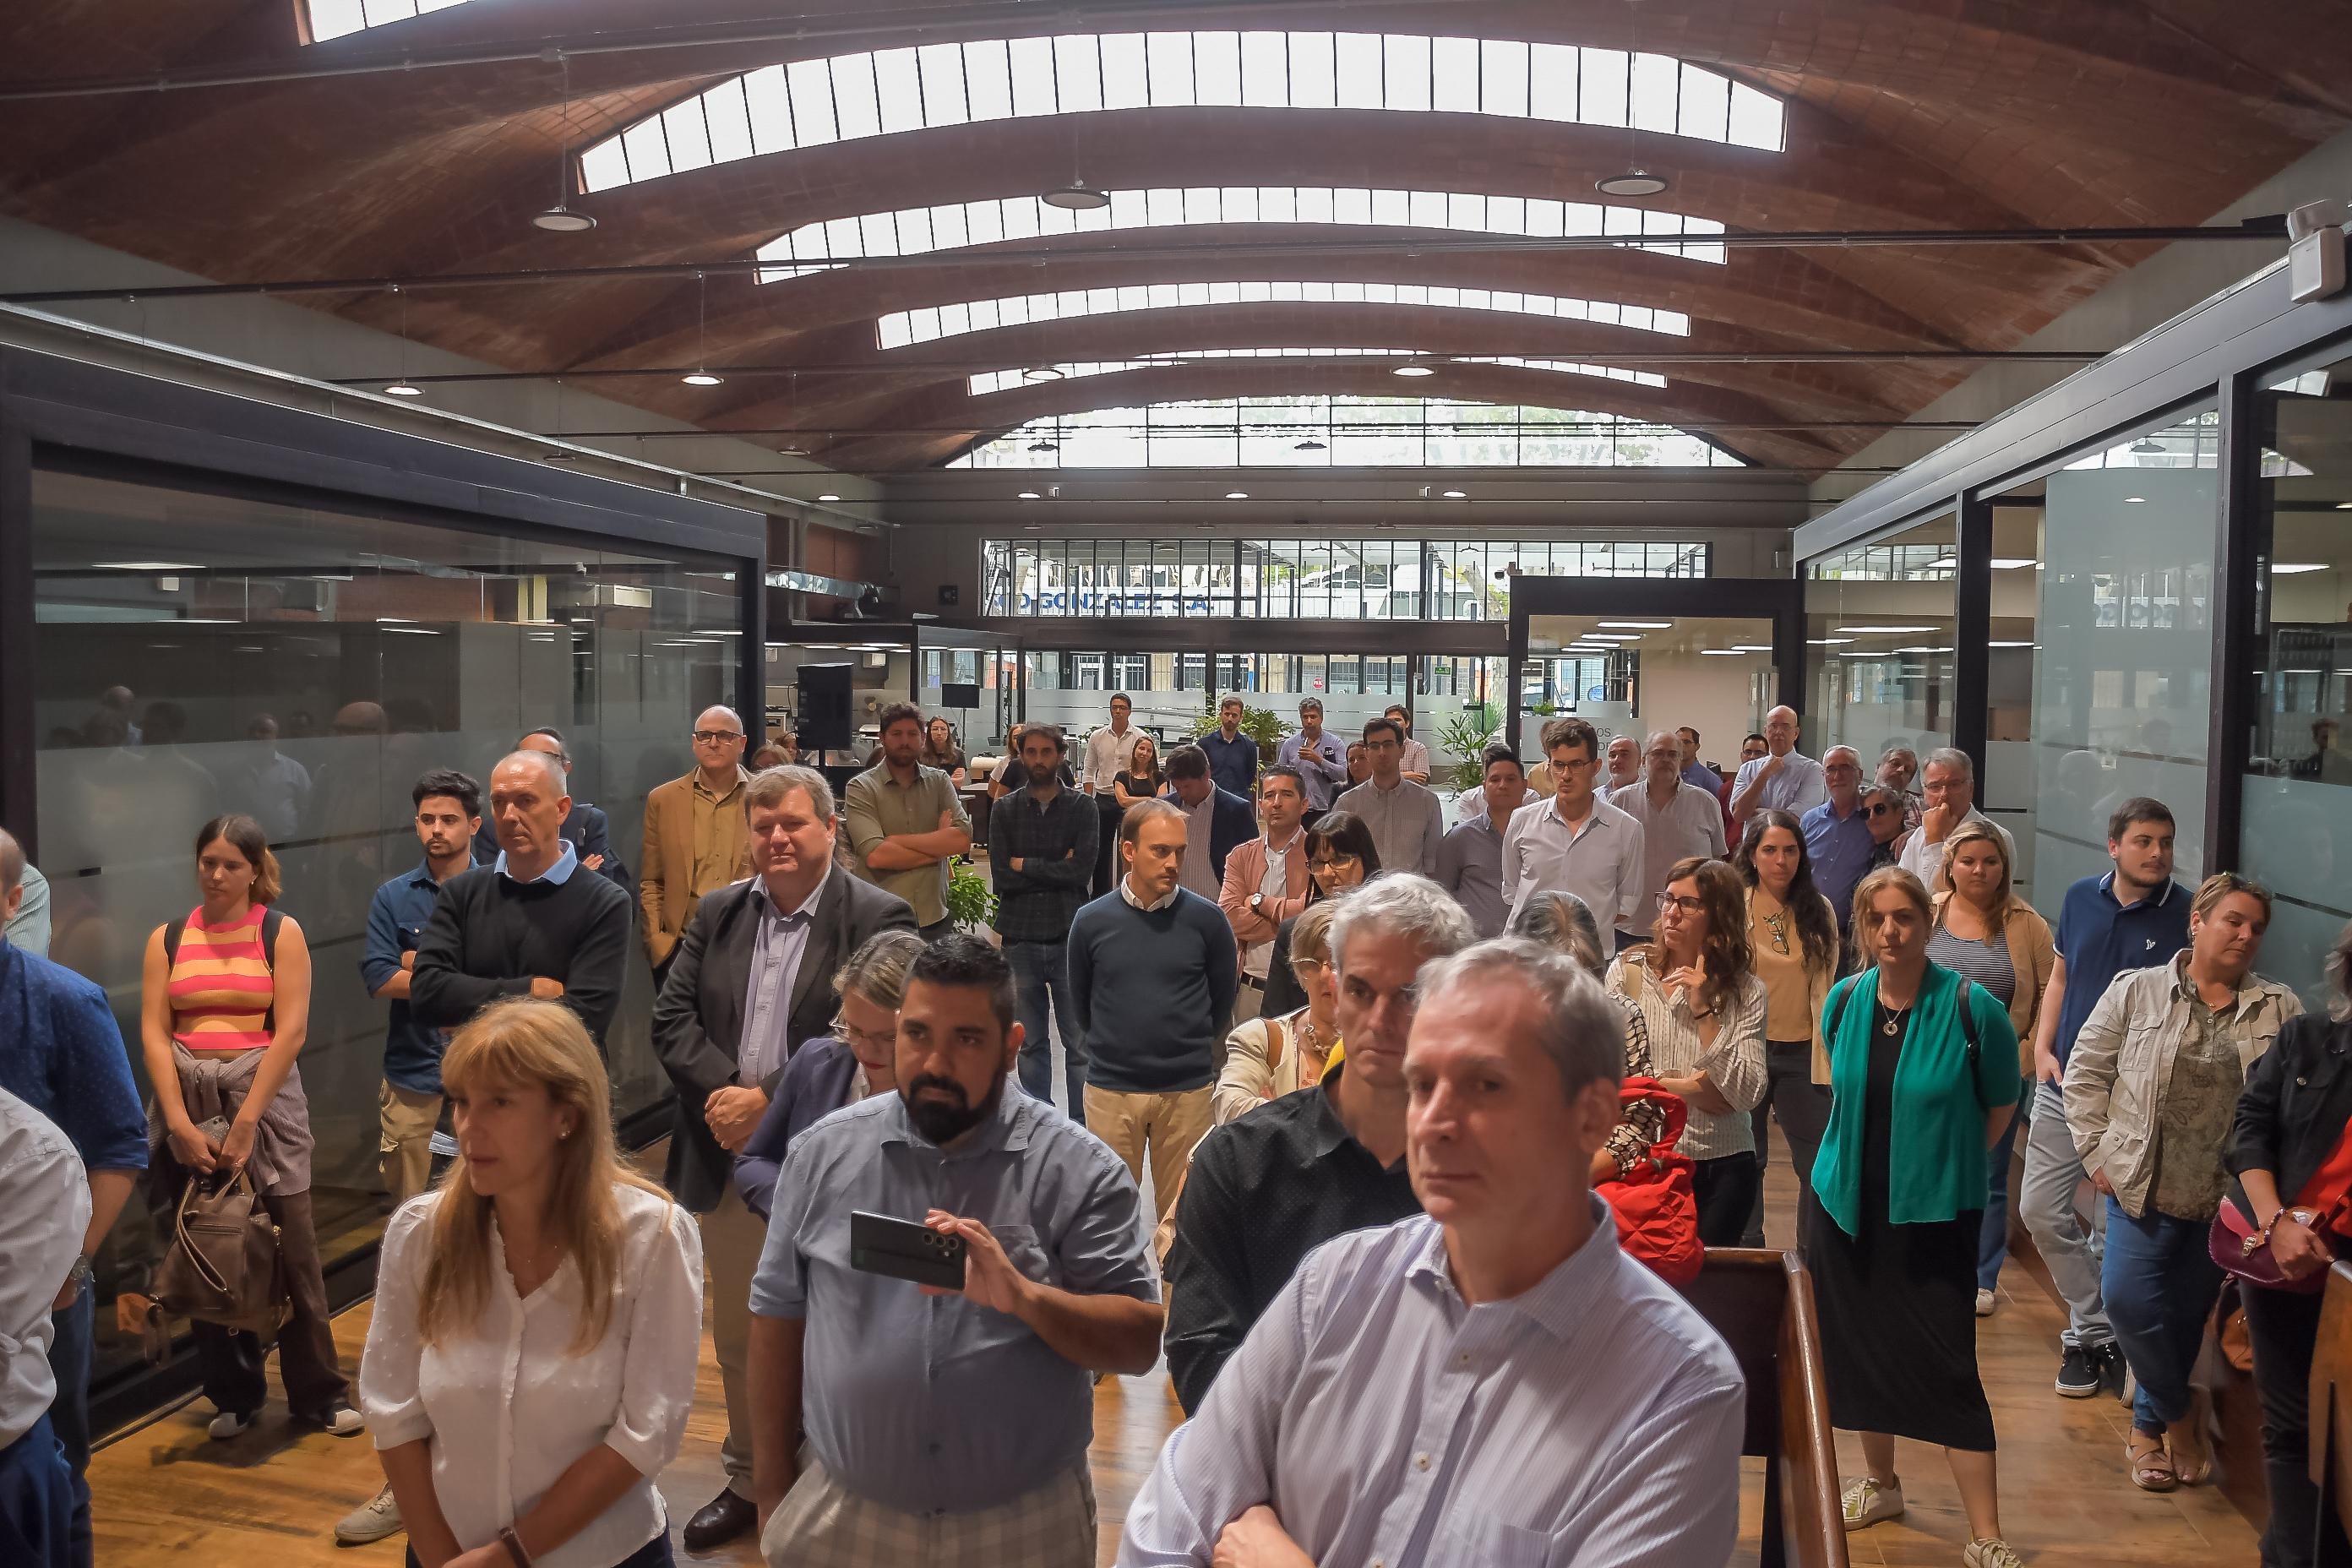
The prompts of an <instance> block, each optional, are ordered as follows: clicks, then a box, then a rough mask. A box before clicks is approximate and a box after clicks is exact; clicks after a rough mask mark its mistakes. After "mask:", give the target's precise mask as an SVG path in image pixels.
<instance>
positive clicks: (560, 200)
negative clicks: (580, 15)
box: [530, 54, 596, 234]
mask: <svg viewBox="0 0 2352 1568" xmlns="http://www.w3.org/2000/svg"><path fill="white" fill-rule="evenodd" d="M555 63H556V65H557V66H558V67H560V68H562V72H563V109H562V114H563V125H562V131H561V132H560V133H559V135H558V138H557V141H556V147H555V205H553V206H551V207H549V208H547V209H546V210H545V211H543V212H536V213H533V214H531V216H530V221H531V223H532V225H533V226H536V227H539V228H543V229H545V230H547V231H548V232H549V233H550V234H584V233H586V232H587V231H588V230H589V229H592V228H594V227H595V226H596V220H595V219H594V218H593V217H591V216H588V215H587V214H586V213H577V212H573V211H572V58H571V57H570V56H568V55H563V54H558V55H557V56H556V57H555Z"/></svg>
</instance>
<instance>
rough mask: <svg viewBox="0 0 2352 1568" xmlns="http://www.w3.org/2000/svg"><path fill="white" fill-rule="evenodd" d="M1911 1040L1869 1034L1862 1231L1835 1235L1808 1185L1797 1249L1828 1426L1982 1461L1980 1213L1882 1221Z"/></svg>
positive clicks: (1986, 1421)
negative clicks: (1891, 1135) (1815, 1330)
mask: <svg viewBox="0 0 2352 1568" xmlns="http://www.w3.org/2000/svg"><path fill="white" fill-rule="evenodd" d="M1908 1033H1909V1030H1908V1028H1907V1027H1903V1028H1902V1029H1901V1033H1900V1034H1898V1035H1896V1036H1895V1037H1885V1036H1884V1035H1882V1034H1880V1033H1879V1031H1878V1030H1877V1029H1876V1028H1875V1027H1874V1028H1873V1030H1872V1032H1871V1053H1870V1089H1869V1094H1868V1096H1867V1098H1866V1100H1865V1104H1864V1136H1863V1160H1862V1194H1861V1197H1862V1203H1861V1209H1860V1214H1859V1215H1858V1218H1859V1220H1860V1222H1861V1223H1860V1226H1859V1234H1858V1235H1854V1236H1848V1235H1847V1234H1846V1233H1845V1232H1844V1231H1843V1230H1841V1229H1839V1228H1838V1223H1837V1221H1835V1220H1833V1219H1832V1218H1831V1217H1830V1216H1829V1211H1828V1210H1826V1209H1824V1208H1822V1204H1821V1200H1820V1199H1819V1198H1818V1197H1816V1196H1814V1195H1813V1193H1812V1191H1811V1187H1810V1186H1808V1188H1807V1189H1806V1191H1805V1192H1804V1194H1803V1195H1802V1199H1801V1201H1802V1204H1803V1207H1802V1209H1801V1212H1800V1215H1799V1220H1798V1242H1799V1245H1800V1247H1801V1248H1802V1249H1803V1252H1804V1257H1805V1266H1806V1267H1807V1268H1809V1269H1810V1270H1811V1272H1812V1276H1813V1301H1814V1305H1815V1307H1816V1308H1817V1309H1818V1310H1819V1312H1820V1315H1821V1323H1822V1359H1823V1361H1824V1363H1826V1371H1827V1372H1828V1374H1829V1395H1830V1424H1831V1425H1832V1426H1839V1427H1843V1428H1844V1429H1845V1430H1847V1431H1849V1432H1886V1433H1891V1434H1893V1435H1894V1436H1897V1437H1910V1438H1915V1439H1916V1440H1917V1441H1919V1442H1922V1443H1935V1444H1939V1445H1941V1446H1942V1447H1947V1448H1960V1449H1966V1450H1970V1451H1973V1452H1977V1453H1990V1452H1991V1451H1992V1449H1993V1447H1994V1443H1993V1429H1992V1406H1991V1405H1990V1404H1988V1403H1987V1402H1986V1400H1985V1392H1984V1383H1983V1381H1982V1380H1981V1379H1980V1378H1979V1376H1978V1375H1977V1315H1976V1313H1977V1237H1978V1232H1979V1229H1980V1228H1981V1226H1982V1222H1983V1217H1984V1214H1983V1211H1982V1210H1981V1209H1969V1210H1968V1211H1967V1212H1965V1213H1962V1214H1959V1215H1954V1216H1953V1217H1952V1218H1950V1219H1948V1220H1940V1221H1937V1222H1935V1223H1933V1224H1928V1225H1890V1224H1888V1223H1887V1219H1886V1190H1887V1160H1888V1157H1889V1153H1890V1151H1889V1149H1888V1141H1887V1137H1886V1131H1885V1130H1886V1127H1887V1124H1888V1121H1889V1119H1890V1114H1891V1111H1892V1109H1893V1100H1894V1089H1895V1061H1896V1059H1897V1058H1899V1057H1900V1056H1901V1055H1902V1048H1903V1037H1904V1036H1906V1035H1907V1034H1908Z"/></svg>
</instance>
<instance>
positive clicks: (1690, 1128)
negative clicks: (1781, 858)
mask: <svg viewBox="0 0 2352 1568" xmlns="http://www.w3.org/2000/svg"><path fill="white" fill-rule="evenodd" d="M1609 989H1611V990H1612V991H1615V992H1618V993H1620V994H1622V995H1625V996H1628V997H1630V998H1632V999H1633V1002H1634V1004H1635V1005H1638V1006H1639V1007H1640V1008H1641V1009H1642V1018H1643V1022H1644V1023H1645V1024H1647V1025H1648V1026H1649V1030H1650V1058H1651V1060H1652V1061H1653V1062H1654V1063H1655V1064H1656V1068H1657V1079H1658V1086H1659V1087H1660V1088H1662V1089H1665V1090H1666V1091H1667V1092H1668V1093H1670V1094H1678V1095H1680V1096H1682V1097H1683V1099H1684V1100H1685V1101H1686V1102H1687V1103H1688V1104H1689V1107H1690V1121H1689V1123H1688V1124H1687V1125H1686V1126H1685V1128H1684V1129H1683V1136H1682V1143H1681V1145H1680V1147H1681V1150H1682V1152H1684V1153H1685V1154H1688V1155H1689V1156H1690V1157H1691V1159H1692V1160H1693V1161H1694V1162H1696V1167H1697V1168H1696V1170H1695V1171H1694V1172H1693V1173H1692V1178H1691V1185H1692V1187H1693V1189H1694V1190H1695V1191H1696V1194H1697V1197H1698V1237H1699V1240H1700V1241H1701V1242H1703V1243H1705V1244H1706V1246H1708V1247H1737V1246H1738V1245H1739V1237H1740V1233H1741V1232H1742V1231H1744V1230H1745V1229H1747V1227H1748V1210H1749V1209H1750V1208H1752V1207H1753V1206H1754V1205H1755V1202H1756V1190H1757V1185H1758V1184H1759V1182H1760V1181H1761V1180H1762V1177H1761V1175H1760V1174H1759V1171H1758V1168H1757V1164H1756V1135H1755V1131H1754V1130H1753V1128H1752V1127H1751V1126H1750V1124H1749V1122H1748V1112H1749V1111H1751V1110H1755V1109H1756V1105H1757V1102H1758V1101H1759V1100H1762V1099H1763V1098H1764V1087H1765V1081H1766V1080H1765V1073H1764V1016H1765V1005H1766V998H1765V994H1764V982H1763V981H1761V980H1759V979H1758V978H1757V976H1756V973H1755V963H1754V960H1753V957H1752V956H1751V954H1750V952H1749V951H1748V907H1747V897H1746V890H1745V889H1742V888H1741V887H1740V885H1739V874H1738V872H1736V871H1734V870H1733V869H1732V868H1730V867H1728V866H1727V865H1725V864H1724V863H1723V862H1722V861H1720V860H1707V859H1702V858H1698V857H1697V856H1692V857H1690V858H1686V859H1682V860H1677V861H1675V864H1674V865H1673V867H1672V868H1669V869H1668V870H1667V872H1666V888H1665V891H1664V892H1662V893H1660V894H1659V895H1658V938H1657V941H1656V942H1654V943H1652V944H1650V945H1649V946H1647V947H1637V948H1630V949H1628V950H1627V951H1625V952H1622V953H1620V954H1618V956H1617V961H1616V962H1615V963H1612V964H1611V965H1610V966H1609Z"/></svg>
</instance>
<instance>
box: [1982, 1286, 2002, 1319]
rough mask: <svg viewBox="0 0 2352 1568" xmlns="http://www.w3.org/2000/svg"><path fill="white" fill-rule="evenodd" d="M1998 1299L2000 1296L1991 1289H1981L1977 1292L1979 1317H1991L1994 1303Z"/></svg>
mask: <svg viewBox="0 0 2352 1568" xmlns="http://www.w3.org/2000/svg"><path fill="white" fill-rule="evenodd" d="M1997 1300H1999V1298H1998V1297H1996V1296H1995V1295H1994V1294H1993V1293H1992V1292H1991V1291H1990V1290H1979V1291H1978V1292H1977V1316H1978V1317H1979V1318H1990V1317H1991V1316H1992V1310H1993V1305H1994V1303H1995V1302H1996V1301H1997Z"/></svg>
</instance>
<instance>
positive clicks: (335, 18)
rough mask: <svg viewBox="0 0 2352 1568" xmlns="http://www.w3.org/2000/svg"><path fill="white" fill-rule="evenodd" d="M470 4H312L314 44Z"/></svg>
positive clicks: (362, 0)
mask: <svg viewBox="0 0 2352 1568" xmlns="http://www.w3.org/2000/svg"><path fill="white" fill-rule="evenodd" d="M465 3H466V0H310V41H311V42H312V43H314V44H323V43H325V42H326V41H327V40H328V39H329V38H340V37H343V36H344V35H345V34H347V33H359V32H364V31H366V30H367V29H368V28H370V27H381V26H383V25H384V24H385V23H386V22H405V21H407V20H408V19H409V18H411V17H413V16H424V15H425V13H426V12H428V11H446V10H447V9H448V8H449V7H450V6H452V5H464V4H465Z"/></svg>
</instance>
